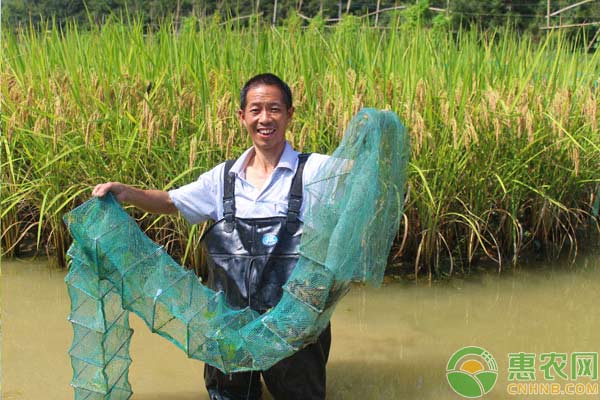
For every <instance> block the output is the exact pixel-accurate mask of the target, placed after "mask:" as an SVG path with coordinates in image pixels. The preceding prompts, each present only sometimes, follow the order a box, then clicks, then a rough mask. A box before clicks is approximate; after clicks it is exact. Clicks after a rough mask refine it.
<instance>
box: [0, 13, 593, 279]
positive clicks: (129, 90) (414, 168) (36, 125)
mask: <svg viewBox="0 0 600 400" xmlns="http://www.w3.org/2000/svg"><path fill="white" fill-rule="evenodd" d="M2 35H3V36H2V58H3V59H2V70H1V72H0V74H1V75H0V79H1V81H2V85H1V90H2V99H1V102H2V104H1V111H2V120H1V122H2V125H1V131H2V135H1V137H0V141H1V142H0V148H1V150H0V154H1V167H2V169H1V172H0V174H1V177H2V188H1V193H2V194H1V200H0V209H1V214H0V218H1V229H0V235H1V242H2V252H3V254H4V255H8V256H12V255H15V254H18V252H19V248H20V247H21V246H23V244H24V243H25V242H27V241H29V242H34V243H35V244H36V245H37V246H38V247H39V248H40V249H44V248H45V249H47V251H48V252H50V253H53V254H56V256H57V257H58V262H59V263H61V264H65V259H64V252H65V250H66V248H67V247H68V244H69V242H70V238H69V237H68V234H67V233H66V229H65V227H64V225H63V223H62V221H61V217H62V215H63V214H64V213H65V212H67V211H68V210H70V209H71V208H73V207H74V206H76V205H78V204H80V203H81V202H83V201H85V200H86V199H87V198H89V196H90V193H91V188H92V187H93V186H94V185H95V184H97V183H100V182H104V181H121V182H125V183H129V184H133V185H135V186H138V187H143V188H158V189H169V188H172V187H175V186H178V185H183V184H185V183H187V182H190V181H193V180H195V179H196V178H197V176H198V175H199V174H200V173H201V172H203V171H205V170H208V169H209V168H211V167H213V166H214V165H216V164H218V163H220V162H222V161H223V160H225V159H227V158H234V157H236V156H238V155H239V154H241V152H242V151H243V150H244V149H246V148H247V147H248V146H250V143H251V142H250V140H249V138H248V137H247V136H246V134H245V133H244V132H243V130H242V129H241V127H240V125H239V123H238V121H237V118H236V115H235V112H236V110H237V108H238V104H239V99H238V93H239V89H240V87H241V86H242V84H243V83H244V81H245V80H246V79H248V78H249V77H251V76H252V75H255V74H256V73H259V72H266V71H270V72H274V73H276V74H278V75H280V76H281V77H282V78H283V79H284V80H286V81H287V82H288V83H289V84H290V85H291V87H292V91H293V93H294V96H295V98H294V105H295V107H296V112H295V115H294V121H293V123H292V126H291V129H290V132H289V134H288V140H289V141H290V142H291V144H292V145H293V146H295V147H296V148H297V149H299V150H302V151H305V152H321V153H331V152H332V151H333V150H334V149H335V148H336V147H337V145H338V143H339V141H340V139H341V137H342V135H343V132H344V129H345V127H346V125H347V123H348V122H349V121H350V119H351V118H352V116H353V115H354V114H355V113H356V112H357V111H358V110H359V109H360V108H362V107H376V108H382V109H390V110H393V111H395V112H396V113H397V114H398V115H399V116H400V118H401V120H402V121H404V123H405V125H406V126H407V127H408V129H409V132H410V136H411V151H412V155H411V163H410V167H409V171H408V176H409V179H408V195H407V197H406V200H405V201H406V206H405V214H404V218H403V223H402V225H401V228H400V231H399V232H398V237H397V240H396V243H395V245H394V247H393V249H392V253H391V254H390V259H389V261H390V266H392V267H393V266H396V265H399V264H400V263H402V265H404V266H405V267H406V266H407V265H410V268H411V269H414V273H415V275H417V276H425V277H429V278H432V277H433V276H435V275H438V276H445V275H451V274H453V273H455V272H457V271H460V272H465V271H467V270H468V269H469V268H470V266H471V265H472V264H473V263H475V262H477V261H479V260H484V261H486V262H488V261H491V262H493V263H495V265H496V266H497V268H498V269H499V270H501V269H502V268H505V267H506V266H512V265H516V260H517V258H518V257H519V256H520V255H522V254H525V253H527V252H529V251H535V252H539V253H543V254H546V255H550V256H555V255H558V254H565V253H567V254H570V255H572V256H574V255H575V254H576V253H577V251H578V249H579V248H581V247H582V246H584V244H587V245H589V242H586V238H587V237H589V236H590V235H592V234H593V233H594V232H597V231H598V225H597V219H596V214H597V211H598V203H597V201H598V199H597V197H596V193H597V191H598V187H599V186H598V183H599V182H600V179H599V177H598V171H599V161H598V160H599V158H600V157H599V156H600V135H599V132H598V121H599V118H598V100H599V97H598V84H599V79H600V55H599V54H597V53H596V54H587V53H584V52H582V51H580V50H578V49H577V48H576V47H575V45H574V44H573V43H572V42H570V41H568V40H566V39H565V37H564V36H563V35H561V34H560V33H551V34H549V35H548V36H546V37H544V38H542V39H537V40H534V39H533V38H531V37H528V36H524V37H523V36H518V35H517V34H515V33H513V32H511V31H510V30H509V29H507V30H501V31H495V32H484V33H482V32H476V31H462V32H454V33H448V32H444V31H437V30H429V29H424V28H419V27H414V26H412V27H404V26H401V25H399V24H396V25H393V26H391V27H389V28H387V29H381V28H380V29H375V28H373V27H369V26H367V25H362V24H360V23H359V22H357V21H356V20H353V19H350V20H348V21H346V23H341V24H339V25H338V26H336V27H333V28H329V27H323V26H311V27H308V28H305V29H301V28H300V27H298V26H296V25H294V24H290V25H289V26H284V27H277V28H275V27H270V26H263V25H260V24H258V23H257V24H255V25H251V26H249V27H248V26H237V25H233V24H219V23H217V22H216V21H213V20H207V21H197V20H192V19H190V20H188V21H186V23H185V24H183V25H182V26H181V28H180V29H179V30H177V31H175V30H174V29H173V28H172V27H171V26H170V25H168V24H165V25H164V26H163V27H162V28H160V29H159V30H157V31H153V32H148V31H146V30H145V29H144V27H143V26H142V25H141V24H138V23H136V22H135V21H130V22H127V21H117V22H109V23H107V24H105V25H103V26H101V27H98V28H95V29H93V30H92V31H81V30H79V29H78V27H77V26H74V25H71V26H69V27H68V28H66V29H64V30H59V29H57V28H54V27H52V26H48V29H45V30H41V31H34V30H28V31H21V32H17V33H13V32H9V31H4V32H3V33H2ZM130 212H131V213H133V215H135V216H136V217H137V218H138V219H139V222H140V224H141V226H142V227H143V228H144V229H145V230H146V232H147V233H148V234H149V235H150V236H151V237H152V238H153V239H154V240H156V241H158V242H159V243H160V244H162V245H164V246H165V247H166V249H167V250H168V251H169V252H171V253H172V254H174V255H176V256H178V258H179V259H180V261H181V262H182V263H183V264H185V265H188V266H190V267H197V266H198V265H199V263H200V260H201V257H202V254H201V253H200V250H199V246H198V240H199V238H200V236H201V234H202V232H203V230H204V229H205V226H188V225H187V224H186V223H185V222H184V221H183V219H182V218H181V217H179V216H152V215H146V214H143V213H141V212H139V211H135V210H133V209H131V210H130Z"/></svg>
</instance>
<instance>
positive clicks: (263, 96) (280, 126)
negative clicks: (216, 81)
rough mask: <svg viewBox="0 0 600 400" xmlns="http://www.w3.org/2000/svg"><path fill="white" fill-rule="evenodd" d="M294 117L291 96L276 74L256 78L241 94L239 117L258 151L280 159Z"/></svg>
mask: <svg viewBox="0 0 600 400" xmlns="http://www.w3.org/2000/svg"><path fill="white" fill-rule="evenodd" d="M293 114H294V107H292V92H291V90H290V88H289V86H288V85H287V84H286V83H285V82H283V81H282V80H281V79H279V78H278V77H277V76H275V75H273V74H261V75H257V76H255V77H253V78H251V79H250V80H249V81H248V82H246V84H245V85H244V87H243V89H242V90H241V93H240V110H239V111H238V116H239V118H240V122H241V123H242V125H244V127H245V128H246V130H247V131H248V133H249V134H250V137H251V138H252V143H253V144H254V147H255V148H256V149H257V150H260V151H262V152H265V153H271V154H273V155H276V156H278V155H280V154H281V152H282V151H283V148H284V146H285V131H286V129H287V127H288V125H289V123H290V121H291V120H292V116H293Z"/></svg>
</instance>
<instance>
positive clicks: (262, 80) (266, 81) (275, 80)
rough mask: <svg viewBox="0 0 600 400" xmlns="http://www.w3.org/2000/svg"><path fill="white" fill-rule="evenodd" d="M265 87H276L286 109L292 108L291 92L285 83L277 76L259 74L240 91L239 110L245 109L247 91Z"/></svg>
mask: <svg viewBox="0 0 600 400" xmlns="http://www.w3.org/2000/svg"><path fill="white" fill-rule="evenodd" d="M261 85H267V86H277V87H278V88H279V90H280V91H281V96H282V100H283V102H284V103H285V105H286V108H287V109H290V108H292V91H291V90H290V87H289V86H288V84H287V83H285V82H284V81H282V80H281V79H280V78H279V77H278V76H277V75H273V74H268V73H267V74H259V75H256V76H253V77H252V78H250V79H249V80H248V81H247V82H246V83H245V84H244V87H243V88H242V90H241V91H240V110H244V109H245V108H246V105H247V102H248V91H249V90H250V89H252V88H253V87H256V86H261Z"/></svg>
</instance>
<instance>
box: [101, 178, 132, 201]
mask: <svg viewBox="0 0 600 400" xmlns="http://www.w3.org/2000/svg"><path fill="white" fill-rule="evenodd" d="M129 189H131V188H130V187H129V186H127V185H125V184H123V183H121V182H107V183H101V184H99V185H96V187H94V190H92V196H94V197H104V196H105V195H106V194H107V193H108V192H111V193H112V194H113V195H114V196H115V197H116V198H117V200H118V201H119V202H124V201H126V197H127V196H126V193H125V192H126V191H127V190H129Z"/></svg>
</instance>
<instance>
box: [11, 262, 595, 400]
mask: <svg viewBox="0 0 600 400" xmlns="http://www.w3.org/2000/svg"><path fill="white" fill-rule="evenodd" d="M540 267H541V268H540ZM65 274H66V271H64V270H57V269H53V268H51V267H49V266H48V263H47V262H46V261H45V260H39V261H31V260H26V261H20V260H8V261H7V260H4V261H3V262H2V276H1V286H0V288H1V303H0V304H1V306H2V359H1V361H2V365H1V367H2V368H1V371H2V399H5V400H16V399H28V400H29V399H31V400H37V399H48V400H53V399H56V400H65V399H72V398H73V390H72V388H71V387H70V386H69V381H70V379H71V373H72V371H71V366H70V361H69V358H68V355H67V351H68V348H69V346H70V344H71V340H72V329H71V325H70V323H69V322H68V321H67V315H68V312H69V298H68V294H67V290H66V286H65V284H64V282H63V279H64V276H65ZM599 278H600V257H585V258H582V259H581V260H579V261H578V263H577V264H576V265H574V266H560V265H556V266H554V267H550V266H548V265H541V266H538V267H536V268H531V267H529V268H527V269H526V270H525V269H523V270H520V271H517V272H516V273H513V272H506V273H504V274H503V275H502V276H500V277H499V276H497V275H496V274H489V273H488V274H486V273H480V274H477V275H475V276H473V277H470V278H468V279H466V280H463V279H453V280H451V281H450V282H440V283H435V284H433V285H431V286H427V285H421V284H419V285H415V284H414V283H412V282H395V283H388V284H385V285H384V286H383V287H382V288H380V289H373V288H370V287H355V288H353V289H352V290H351V291H350V293H349V294H348V295H347V296H346V297H345V298H344V299H343V300H342V301H341V302H340V303H339V305H338V308H337V310H336V312H335V314H334V317H333V322H332V329H333V344H332V349H331V357H330V362H329V364H328V399H340V400H341V399H460V398H461V397H460V396H458V395H457V394H455V393H454V392H453V391H452V389H451V388H450V387H449V385H448V383H447V381H446V364H447V362H448V359H449V357H450V355H451V354H452V353H454V352H455V351H456V350H458V349H459V348H461V347H464V346H468V345H476V346H481V347H484V348H485V349H487V350H488V351H489V352H491V353H492V355H493V356H494V357H495V359H496V361H497V363H498V382H497V384H496V386H495V387H494V388H493V389H492V391H491V392H490V393H488V394H487V395H486V396H485V397H484V398H486V399H506V398H514V399H517V398H532V399H533V398H536V399H537V398H564V397H570V398H577V399H583V398H599V397H600V396H599V395H595V396H589V395H578V396H575V395H573V396H558V397H557V396H550V395H545V396H533V395H528V396H522V395H521V396H515V395H510V394H508V393H507V384H509V383H511V382H513V381H508V380H507V378H508V371H509V369H508V367H509V363H508V354H509V353H517V352H526V353H535V354H536V356H539V355H540V354H542V353H549V352H563V353H567V354H568V355H571V354H572V353H573V352H584V351H585V352H599V351H600V340H598V339H599V337H600V335H599V334H598V333H597V332H598V331H600V318H599V313H598V312H597V311H596V309H597V294H598V293H599V292H600V279H599ZM130 321H131V325H132V327H133V329H134V330H135V333H134V336H133V339H132V341H131V356H132V359H133V363H132V365H131V368H130V375H129V376H130V382H131V385H132V388H133V391H134V395H133V397H132V399H134V400H159V399H161V400H191V399H207V398H208V396H207V395H206V392H205V390H204V387H203V381H202V363H201V362H198V361H196V360H189V359H187V358H186V356H185V354H184V353H183V352H182V351H181V350H179V349H178V348H176V347H175V346H174V345H173V344H171V343H169V342H167V341H166V340H165V339H163V338H161V337H159V336H157V335H153V334H151V333H150V332H149V331H148V329H147V328H146V326H145V325H144V324H143V322H141V320H140V319H139V318H138V317H137V316H135V315H133V314H132V315H131V317H130ZM536 368H537V367H536ZM541 378H543V377H542V375H540V372H539V371H538V372H537V373H536V379H537V381H536V382H542V380H541ZM559 382H560V381H559ZM577 382H592V383H593V382H598V381H597V380H592V379H588V378H585V379H584V378H579V380H578V381H577ZM561 383H564V382H561Z"/></svg>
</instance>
